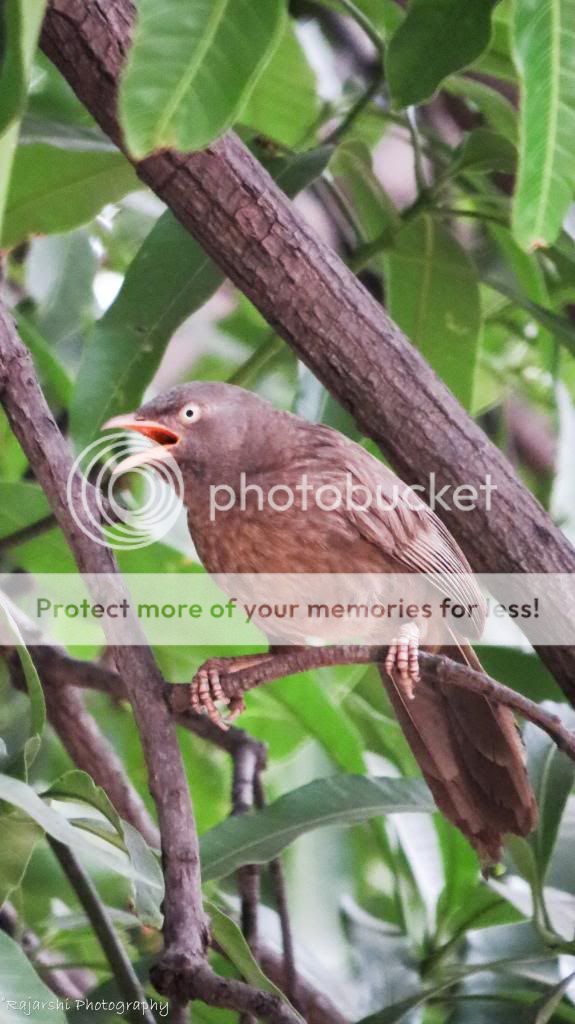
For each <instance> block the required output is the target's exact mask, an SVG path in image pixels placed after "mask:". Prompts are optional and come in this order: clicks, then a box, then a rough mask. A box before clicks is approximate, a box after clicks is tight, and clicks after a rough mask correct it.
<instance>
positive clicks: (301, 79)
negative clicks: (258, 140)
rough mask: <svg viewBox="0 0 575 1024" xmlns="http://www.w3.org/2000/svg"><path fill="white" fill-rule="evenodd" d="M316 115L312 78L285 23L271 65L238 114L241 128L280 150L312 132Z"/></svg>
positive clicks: (299, 47)
mask: <svg viewBox="0 0 575 1024" xmlns="http://www.w3.org/2000/svg"><path fill="white" fill-rule="evenodd" d="M319 113H320V100H319V96H318V92H317V85H316V80H315V75H314V73H313V71H312V69H311V68H310V66H309V64H308V62H307V58H306V56H305V53H304V51H303V49H302V46H301V44H300V43H299V41H298V38H297V36H296V34H295V32H294V29H293V27H292V25H291V23H290V22H289V21H287V22H286V24H285V27H284V30H283V34H282V37H281V41H280V44H279V46H278V47H277V49H276V51H275V53H274V55H273V57H272V59H271V61H270V62H269V64H268V66H267V67H266V69H265V71H264V72H263V74H262V75H261V77H260V79H259V81H258V83H257V85H256V87H255V89H254V91H253V93H252V95H251V97H250V99H249V100H248V103H247V105H246V106H245V107H244V109H243V111H242V113H241V122H242V124H245V125H248V126H249V127H250V128H254V129H255V130H256V131H257V132H260V133H261V134H262V135H266V136H268V137H269V138H270V139H273V140H274V141H276V142H280V143H281V144H282V145H283V146H289V147H295V146H299V145H301V144H302V143H303V141H304V140H305V139H306V138H308V136H309V135H310V133H312V132H313V129H314V127H315V125H316V124H317V121H318V118H319Z"/></svg>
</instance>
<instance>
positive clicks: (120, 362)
mask: <svg viewBox="0 0 575 1024" xmlns="http://www.w3.org/2000/svg"><path fill="white" fill-rule="evenodd" d="M332 153H333V148H332V147H331V146H320V147H318V148H317V149H312V150H310V151H308V152H306V153H302V154H298V155H297V156H295V157H289V159H287V160H286V159H281V160H278V161H277V162H276V161H274V163H273V165H272V166H271V167H270V171H271V173H272V175H273V176H274V177H275V178H276V180H277V182H278V184H279V185H281V187H282V188H283V189H284V191H285V192H286V193H287V194H288V195H296V194H297V192H299V191H300V189H302V188H305V186H306V185H308V184H309V183H310V182H311V181H313V180H314V178H316V177H317V176H318V175H319V174H321V172H322V171H323V170H324V168H325V167H326V166H327V164H328V161H329V159H330V157H331V155H332ZM223 281H224V275H223V273H222V271H221V270H220V269H219V268H218V267H217V266H216V264H215V263H214V262H213V261H212V260H211V259H210V258H209V256H207V255H206V254H205V252H204V251H203V249H201V248H200V246H199V245H198V243H197V242H196V241H194V239H193V238H192V237H191V235H190V234H189V233H188V232H187V231H186V229H185V228H184V227H182V225H181V224H180V223H179V222H178V221H177V220H176V219H175V217H174V216H173V214H172V213H170V211H169V210H168V211H166V213H164V214H163V215H162V216H161V217H160V219H159V220H158V222H157V223H156V225H155V226H154V228H153V229H152V231H151V232H150V234H149V235H148V237H147V238H146V239H145V241H144V243H143V245H142V246H141V248H140V250H139V251H138V253H137V255H136V257H135V259H134V260H133V261H132V263H131V265H130V267H129V269H128V272H127V274H126V277H125V279H124V283H123V285H122V288H121V289H120V292H119V294H118V296H117V298H116V299H115V301H114V302H113V303H112V305H111V306H110V308H109V309H108V310H107V311H106V313H105V314H104V316H103V317H102V318H101V319H100V320H99V321H98V323H97V324H96V327H95V328H94V331H93V334H92V336H91V338H90V340H89V341H88V344H87V345H86V348H85V350H84V356H83V359H82V362H81V365H80V370H79V373H78V377H77V380H76V386H75V389H74V394H73V398H72V406H71V409H70V431H71V433H72V436H73V437H74V440H75V442H76V444H77V446H78V448H83V447H84V446H85V445H86V444H87V443H88V442H89V441H91V440H92V438H93V437H94V435H95V434H96V432H97V431H98V428H99V427H100V425H101V424H102V423H103V422H104V421H105V420H106V419H108V418H109V417H110V416H113V415H115V414H116V413H120V412H125V411H126V409H130V408H134V407H136V406H137V405H139V404H140V402H141V400H142V396H143V394H144V391H145V389H146V387H147V386H148V384H149V382H150V380H151V378H152V377H153V375H154V373H155V371H156V369H157V367H158V365H159V363H160V360H161V359H162V356H163V354H164V352H165V349H166V346H167V344H168V342H169V340H170V338H171V336H172V334H173V333H174V331H175V330H176V328H177V327H179V325H180V324H181V323H183V321H184V320H186V319H187V317H189V316H190V315H191V314H192V313H193V312H194V311H195V310H196V309H199V308H200V306H203V304H204V303H205V302H207V300H208V299H209V298H210V296H211V295H213V293H214V292H215V291H216V290H217V289H218V288H219V286H220V285H221V284H222V282H223ZM266 330H268V328H267V325H266Z"/></svg>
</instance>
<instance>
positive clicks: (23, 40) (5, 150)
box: [0, 0, 45, 239]
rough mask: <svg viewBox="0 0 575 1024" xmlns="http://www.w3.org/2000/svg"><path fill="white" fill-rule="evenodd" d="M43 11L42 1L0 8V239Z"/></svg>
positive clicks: (24, 0)
mask: <svg viewBox="0 0 575 1024" xmlns="http://www.w3.org/2000/svg"><path fill="white" fill-rule="evenodd" d="M44 8H45V0H12V2H11V3H3V4H0V44H2V49H1V50H0V239H1V238H2V232H3V227H2V226H3V223H4V214H5V210H6V201H7V198H8V190H9V187H10V180H11V175H12V170H13V163H14V154H15V152H16V146H17V144H18V135H19V131H20V124H19V122H18V121H17V120H16V118H17V117H18V115H19V114H20V113H21V111H22V110H23V109H24V106H25V103H26V92H27V87H28V77H29V74H30V69H31V67H32V60H33V56H34V51H35V49H36V43H37V40H38V34H39V32H40V26H41V24H42V19H43V17H44Z"/></svg>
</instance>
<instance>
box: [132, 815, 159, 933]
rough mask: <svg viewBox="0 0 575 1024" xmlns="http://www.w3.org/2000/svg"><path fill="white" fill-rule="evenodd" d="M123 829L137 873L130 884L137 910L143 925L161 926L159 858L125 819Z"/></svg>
mask: <svg viewBox="0 0 575 1024" xmlns="http://www.w3.org/2000/svg"><path fill="white" fill-rule="evenodd" d="M122 831H123V834H124V841H125V843H126V849H127V850H128V854H129V857H130V860H131V862H132V864H133V867H134V871H135V873H136V877H135V878H134V883H133V887H134V904H135V907H136V913H137V915H138V917H139V918H140V920H141V921H143V922H144V924H147V925H150V927H151V928H161V927H162V924H163V920H164V915H163V914H162V901H163V899H164V876H163V874H162V869H161V867H160V865H159V863H158V859H157V857H156V856H155V854H154V853H153V852H152V850H151V849H150V847H149V846H148V844H147V842H146V841H145V839H144V838H143V836H142V835H140V833H139V832H138V830H137V829H136V828H134V827H133V825H130V823H129V822H128V821H122Z"/></svg>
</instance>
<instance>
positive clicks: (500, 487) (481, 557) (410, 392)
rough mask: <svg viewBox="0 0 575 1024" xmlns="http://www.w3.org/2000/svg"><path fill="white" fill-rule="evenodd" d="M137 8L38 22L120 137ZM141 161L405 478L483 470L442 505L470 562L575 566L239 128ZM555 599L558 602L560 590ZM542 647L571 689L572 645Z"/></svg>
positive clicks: (500, 461) (444, 477)
mask: <svg viewBox="0 0 575 1024" xmlns="http://www.w3.org/2000/svg"><path fill="white" fill-rule="evenodd" d="M133 13H134V12H133V7H132V4H131V0H116V2H115V3H114V4H109V3H107V2H105V0H93V2H92V3H90V4H89V5H86V4H85V3H84V0H51V2H50V4H49V8H48V13H47V16H46V20H45V24H44V29H43V33H42V46H43V48H44V51H45V53H46V54H47V55H48V56H49V57H50V58H51V59H52V60H53V62H54V63H55V64H56V66H57V67H58V68H59V69H60V71H61V72H62V74H63V75H64V77H65V78H66V79H67V80H68V82H69V83H70V85H71V86H72V88H73V89H74V91H75V92H76V94H77V95H78V96H79V98H80V99H81V100H82V101H83V102H84V103H85V105H86V107H87V108H88V109H89V110H90V112H91V113H92V114H93V115H94V117H95V118H96V120H97V121H98V122H99V123H100V125H101V126H102V128H103V130H104V131H105V132H107V134H108V135H109V136H110V137H111V138H112V139H113V140H114V141H115V142H116V143H117V144H118V145H120V146H121V145H122V140H121V132H120V128H119V125H118V122H117V118H116V90H117V83H118V77H119V74H120V70H121V67H122V63H123V60H124V57H125V53H126V48H127V46H128V43H129V39H130V32H131V26H132V21H133ZM136 170H137V173H138V174H139V176H140V177H141V179H142V180H143V181H144V182H146V184H148V185H149V186H150V188H152V189H153V190H154V191H155V192H156V193H157V194H158V195H159V196H160V197H161V198H162V199H163V200H164V202H165V203H167V205H168V206H169V207H170V208H171V209H172V211H173V213H174V214H175V216H176V217H177V218H178V219H179V220H180V221H181V222H182V224H184V226H185V227H186V228H187V229H188V230H189V231H190V232H191V234H193V235H194V237H195V238H197V239H198V241H199V242H200V243H201V245H202V246H203V247H204V249H205V250H206V252H207V253H209V255H210V256H212V257H213V259H214V260H215V261H216V262H217V263H218V264H219V265H220V267H221V268H222V269H223V270H224V271H225V272H226V274H228V275H229V277H230V278H231V280H232V281H233V282H234V283H235V284H236V285H237V286H238V287H239V288H241V289H242V291H243V292H244V293H245V294H246V295H247V296H248V297H249V298H250V299H251V301H252V302H253V303H254V305H255V306H257V308H258V309H259V310H260V311H261V313H262V314H263V315H264V316H265V317H266V319H267V320H268V321H269V323H270V324H272V325H273V327H274V328H275V329H276V330H277V331H278V333H279V334H280V335H282V337H284V338H285V339H286V341H288V342H289V344H290V345H291V346H292V347H293V348H294V350H295V351H296V352H297V354H298V356H299V357H300V358H301V359H302V360H303V362H305V363H306V364H307V365H308V366H309V367H310V368H311V369H312V370H313V371H314V373H315V374H316V375H317V377H318V378H319V379H320V380H321V381H322V382H323V383H324V384H325V386H326V387H327V388H328V389H329V390H330V391H331V392H332V393H333V394H334V395H335V396H336V397H337V398H338V399H339V400H340V401H341V402H342V403H343V405H345V406H346V407H347V408H348V409H349V410H350V411H351V412H352V413H353V415H354V416H355V418H356V420H357V422H358V424H359V426H360V427H361V429H362V430H364V431H365V433H366V434H368V435H369V436H371V437H372V438H374V439H375V440H376V441H377V442H378V444H379V445H380V446H381V448H382V450H383V451H384V452H385V453H386V455H388V456H389V458H390V460H391V461H392V463H393V464H394V466H395V467H396V468H397V470H398V472H399V473H400V474H401V475H402V476H403V478H404V479H405V480H406V481H407V482H408V483H410V484H415V483H418V484H423V485H424V486H427V484H428V483H429V480H428V474H429V469H430V467H431V468H432V469H433V470H434V472H435V474H436V478H437V481H438V485H439V486H440V487H443V486H444V485H446V484H447V485H449V486H450V487H452V488H455V487H457V486H459V485H460V484H461V483H467V484H471V485H473V486H475V487H476V488H479V487H480V485H481V484H482V483H484V482H485V479H486V477H490V478H491V481H492V484H493V485H494V487H495V488H496V490H495V498H494V507H493V509H492V510H491V511H489V510H488V509H486V508H484V507H481V505H478V507H476V508H475V509H473V510H470V511H465V512H464V511H461V510H457V509H453V510H451V511H449V512H446V513H445V514H443V513H442V517H443V518H444V519H445V521H446V523H447V525H448V526H449V528H450V529H451V530H452V532H453V534H454V536H455V537H456V538H457V539H458V541H459V542H460V544H461V545H462V547H463V548H464V550H465V551H466V553H467V555H468V556H469V558H470V561H471V563H472V566H473V568H474V569H475V570H476V571H481V572H498V573H503V572H507V573H512V572H516V573H517V572H532V573H536V572H541V573H543V572H546V573H548V572H556V573H572V572H575V552H574V551H573V549H572V548H571V546H570V545H569V543H568V542H567V540H566V538H565V537H564V536H563V535H562V534H561V532H560V531H559V530H558V529H557V528H556V527H555V526H554V524H553V522H552V521H551V519H550V518H549V516H548V515H547V514H546V513H545V512H544V511H543V509H542V508H541V507H540V506H539V504H538V503H537V502H536V500H535V499H534V498H533V496H532V495H531V494H530V493H529V491H528V490H527V489H526V488H525V487H523V486H522V485H521V483H520V482H519V481H518V480H517V478H516V477H515V475H514V473H513V470H512V468H511V466H510V465H509V464H508V462H507V460H506V459H505V458H504V457H503V455H502V454H501V452H499V451H498V449H497V448H496V447H495V446H494V445H492V444H491V443H490V441H489V440H488V439H487V437H486V436H485V434H484V433H483V432H482V431H481V429H480V428H479V427H478V426H477V425H476V424H475V423H474V422H473V421H472V420H471V419H470V417H469V416H467V414H466V413H465V412H464V410H463V409H462V408H461V406H460V405H459V404H458V402H457V401H456V399H455V398H454V397H453V395H451V393H450V392H449V391H448V390H447V389H446V388H445V386H444V385H443V384H442V383H441V381H440V380H438V378H437V377H436V376H435V374H434V373H433V371H432V370H431V368H430V367H429V365H428V364H427V363H426V362H425V360H424V359H423V358H422V357H421V356H420V355H419V353H418V352H417V351H416V350H415V349H414V348H413V346H412V345H411V344H410V343H409V341H408V340H407V339H406V338H405V336H404V335H403V334H402V333H401V331H400V330H399V329H398V327H397V326H396V325H395V324H394V323H393V322H392V321H391V320H390V318H389V317H388V316H387V314H386V312H385V310H384V309H383V308H382V307H381V306H379V305H378V304H377V302H376V301H375V300H374V299H373V298H372V297H371V296H370V295H369V294H368V293H367V291H366V290H365V289H364V288H363V286H362V285H361V284H360V282H359V281H358V280H357V278H356V277H355V276H354V275H353V274H352V273H351V272H350V271H349V270H348V269H347V268H346V267H345V266H344V264H343V263H342V262H341V260H340V259H339V258H338V256H337V255H336V254H335V253H334V252H333V251H332V250H331V249H330V248H329V247H328V246H326V245H324V244H323V243H322V242H321V241H320V240H319V239H318V238H317V237H316V236H315V234H314V232H313V231H312V230H311V229H310V227H309V226H308V225H307V224H306V223H305V222H304V221H303V219H302V218H301V217H300V215H299V214H298V212H297V211H296V210H295V209H294V208H293V207H292V206H291V205H290V203H289V202H288V200H287V199H286V197H285V196H284V195H283V193H282V192H281V191H280V190H279V189H278V188H277V186H276V185H275V184H274V183H273V181H272V180H271V178H270V177H269V175H268V174H267V173H266V171H265V170H264V169H263V168H262V167H261V165H260V164H259V163H258V162H257V161H256V160H255V159H254V158H253V157H252V156H251V155H250V153H249V152H248V150H247V149H246V148H245V147H244V146H243V145H242V143H241V142H240V141H239V139H238V138H237V137H236V136H235V135H233V134H231V133H230V134H228V135H226V136H225V137H224V138H222V139H220V140H219V141H218V142H216V143H214V144H213V145H212V146H209V147H208V148H207V149H206V150H204V151H202V152H199V153H193V154H189V155H183V154H179V153H176V152H173V151H167V152H163V153H160V154H157V155H154V156H152V157H149V158H148V159H146V160H143V161H142V162H141V163H139V164H136ZM479 493H482V492H481V491H479ZM555 610H556V613H557V615H561V614H563V613H564V604H563V602H562V600H561V597H560V596H558V599H557V602H556V606H555ZM526 631H527V627H526ZM539 653H540V656H541V658H542V660H543V661H544V662H545V663H546V664H547V665H548V667H549V668H550V670H551V671H552V672H553V673H554V675H555V676H556V678H557V680H558V682H559V683H560V685H561V686H562V688H563V690H564V692H565V694H566V695H567V696H568V697H569V699H570V700H571V701H572V702H573V703H575V682H574V680H575V647H542V648H541V649H540V651H539Z"/></svg>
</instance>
